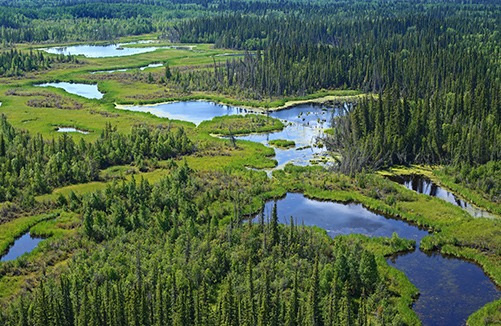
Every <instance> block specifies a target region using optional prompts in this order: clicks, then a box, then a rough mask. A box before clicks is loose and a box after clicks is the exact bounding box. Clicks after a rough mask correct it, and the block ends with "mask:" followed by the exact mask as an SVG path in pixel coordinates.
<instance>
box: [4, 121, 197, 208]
mask: <svg viewBox="0 0 501 326" xmlns="http://www.w3.org/2000/svg"><path fill="white" fill-rule="evenodd" d="M2 146H3V148H4V155H0V164H1V169H0V180H1V181H2V182H1V185H0V201H5V200H13V199H14V198H15V197H17V196H18V195H20V194H21V193H23V192H25V193H27V194H32V195H35V194H43V193H47V192H50V191H51V189H52V188H56V187H61V186H64V185H68V184H74V183H85V182H89V181H93V180H98V179H99V169H103V168H106V167H108V166H111V165H121V164H131V163H132V164H139V163H141V162H144V160H147V159H158V160H166V159H169V158H174V157H177V156H179V155H183V154H188V153H191V152H192V151H193V144H192V142H191V140H190V139H189V138H188V137H187V135H186V132H185V131H184V129H182V128H179V129H176V130H174V131H171V132H169V131H167V130H163V129H154V128H153V127H151V126H135V127H133V128H132V130H131V133H130V134H122V133H118V132H117V131H116V130H114V129H113V128H112V127H111V125H107V126H106V128H105V130H104V131H103V133H102V135H101V139H99V140H98V141H96V142H94V143H87V142H85V140H83V139H82V140H81V141H80V142H79V143H78V144H76V143H75V142H74V141H73V138H72V137H71V136H68V135H67V134H66V133H63V134H62V135H61V136H60V137H59V138H58V139H52V140H46V139H44V138H43V137H42V136H41V135H40V134H38V135H35V136H33V135H31V134H30V133H28V132H25V131H20V130H16V129H14V128H13V127H12V126H11V125H10V124H9V122H8V121H7V118H6V117H5V115H2V116H1V117H0V154H1V149H2ZM129 199H130V200H134V198H133V197H132V194H131V197H130V198H129ZM61 200H64V201H65V202H60V204H61V205H62V204H66V198H64V197H63V198H61ZM92 205H93V206H103V205H104V203H102V202H101V203H99V202H98V201H93V204H92ZM94 208H97V207H94ZM142 213H143V214H145V213H146V211H144V210H143V211H142Z"/></svg>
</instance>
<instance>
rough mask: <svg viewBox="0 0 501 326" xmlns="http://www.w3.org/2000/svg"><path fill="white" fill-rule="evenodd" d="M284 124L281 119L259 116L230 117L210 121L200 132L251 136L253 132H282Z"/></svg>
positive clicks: (199, 127) (203, 123) (206, 122)
mask: <svg viewBox="0 0 501 326" xmlns="http://www.w3.org/2000/svg"><path fill="white" fill-rule="evenodd" d="M283 128H284V124H283V123H282V121H280V120H279V119H274V118H269V117H265V116H262V115H257V114H246V115H230V116H221V117H215V118H213V119H212V120H210V121H204V122H202V123H201V124H200V125H199V126H198V129H199V130H203V131H206V132H208V133H211V134H218V135H225V136H229V135H231V134H234V135H237V134H250V133H253V132H270V131H280V130H282V129H283Z"/></svg>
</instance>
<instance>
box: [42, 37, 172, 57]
mask: <svg viewBox="0 0 501 326" xmlns="http://www.w3.org/2000/svg"><path fill="white" fill-rule="evenodd" d="M142 43H153V41H139V42H130V43H120V44H119V43H115V44H108V45H72V46H62V47H52V48H46V49H41V50H42V51H45V52H47V53H52V54H64V55H69V54H71V55H83V56H85V57H87V58H108V57H124V56H129V55H134V54H140V53H148V52H153V51H155V50H158V49H169V48H176V47H170V46H148V47H126V46H125V47H124V45H131V44H142Z"/></svg>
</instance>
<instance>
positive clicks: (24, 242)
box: [1, 232, 43, 262]
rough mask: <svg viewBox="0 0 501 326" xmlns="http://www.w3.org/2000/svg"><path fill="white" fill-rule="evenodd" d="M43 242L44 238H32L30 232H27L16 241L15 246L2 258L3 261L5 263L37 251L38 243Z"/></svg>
mask: <svg viewBox="0 0 501 326" xmlns="http://www.w3.org/2000/svg"><path fill="white" fill-rule="evenodd" d="M42 240H43V239H42V238H36V237H32V236H31V235H30V233H29V232H26V233H25V234H24V235H22V236H21V237H20V238H18V239H16V240H15V241H14V245H13V246H12V247H10V248H9V250H8V251H7V253H6V254H5V255H3V256H2V259H1V261H3V262H5V261H9V260H14V259H16V258H18V257H21V256H22V255H23V254H24V253H27V252H30V251H32V250H33V249H35V247H36V246H37V245H38V243H39V242H40V241H42Z"/></svg>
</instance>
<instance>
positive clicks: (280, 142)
mask: <svg viewBox="0 0 501 326" xmlns="http://www.w3.org/2000/svg"><path fill="white" fill-rule="evenodd" d="M268 144H270V145H271V146H275V147H279V148H290V147H295V146H296V143H295V142H294V141H293V140H286V139H273V140H270V141H269V142H268Z"/></svg>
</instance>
